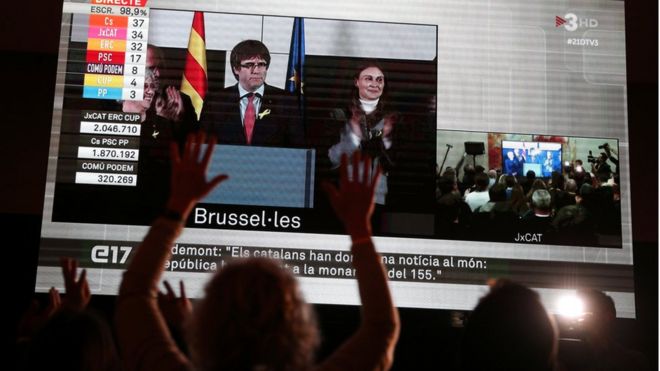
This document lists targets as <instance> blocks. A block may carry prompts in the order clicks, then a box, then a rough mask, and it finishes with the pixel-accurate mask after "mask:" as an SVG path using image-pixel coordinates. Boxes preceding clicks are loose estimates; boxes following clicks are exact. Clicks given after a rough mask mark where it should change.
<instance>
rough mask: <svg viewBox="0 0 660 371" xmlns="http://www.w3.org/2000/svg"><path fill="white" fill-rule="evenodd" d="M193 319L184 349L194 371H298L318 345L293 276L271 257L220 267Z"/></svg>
mask: <svg viewBox="0 0 660 371" xmlns="http://www.w3.org/2000/svg"><path fill="white" fill-rule="evenodd" d="M192 318H193V322H192V323H191V324H190V325H191V327H190V331H189V345H190V351H191V355H192V359H193V363H194V364H195V366H196V367H197V369H199V370H256V369H264V370H272V371H278V370H303V369H306V368H308V367H309V366H310V364H311V362H312V361H313V357H314V353H315V351H316V349H317V347H318V344H319V337H318V329H317V325H316V320H315V316H314V313H313V311H312V309H311V307H310V306H309V305H308V304H307V303H306V302H305V301H304V300H303V298H302V295H301V293H300V292H299V289H298V283H297V281H296V279H295V277H293V275H291V273H290V272H289V271H287V270H286V269H285V268H283V267H281V266H280V265H279V264H278V263H277V262H276V261H273V260H270V259H262V258H252V259H247V260H240V261H235V262H231V263H229V264H228V265H226V266H225V267H224V268H222V269H221V270H220V271H219V272H218V273H217V274H216V275H215V276H214V277H213V279H212V280H211V281H210V282H209V283H208V284H207V286H206V295H205V297H204V299H203V300H202V301H201V302H200V303H199V305H198V306H197V308H196V312H195V315H194V316H193V317H192Z"/></svg>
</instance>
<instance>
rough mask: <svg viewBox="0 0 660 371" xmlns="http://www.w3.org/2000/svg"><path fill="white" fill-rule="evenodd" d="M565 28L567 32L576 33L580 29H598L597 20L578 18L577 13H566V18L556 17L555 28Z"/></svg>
mask: <svg viewBox="0 0 660 371" xmlns="http://www.w3.org/2000/svg"><path fill="white" fill-rule="evenodd" d="M561 26H564V28H565V29H566V31H571V32H572V31H575V30H577V29H578V28H596V27H598V20H597V19H596V18H587V17H578V16H577V15H576V14H575V13H566V15H565V16H563V17H560V16H555V27H561Z"/></svg>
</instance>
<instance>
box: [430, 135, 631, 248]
mask: <svg viewBox="0 0 660 371" xmlns="http://www.w3.org/2000/svg"><path fill="white" fill-rule="evenodd" d="M602 147H603V148H602V150H603V152H602V153H601V155H600V156H598V157H597V158H596V157H593V156H591V155H590V156H589V158H588V165H585V164H584V163H583V162H582V160H579V159H578V160H575V161H573V162H572V163H568V164H566V165H565V166H564V168H563V169H562V172H559V171H553V172H551V173H550V177H541V176H540V174H536V173H535V172H534V171H532V170H530V171H527V173H526V174H524V175H518V176H514V175H507V174H502V171H501V169H490V170H488V171H486V169H484V167H482V166H480V165H476V166H474V165H471V164H467V165H465V166H463V167H462V168H452V167H447V168H445V169H443V170H442V172H441V173H439V174H438V177H437V179H436V181H437V192H436V230H437V232H438V235H439V236H440V237H442V238H452V239H470V240H483V241H497V242H521V243H551V244H552V243H555V244H568V245H580V246H610V247H620V246H621V201H620V200H621V190H620V186H619V174H618V159H617V155H616V153H615V150H614V149H612V148H610V146H609V145H607V144H605V145H603V146H602ZM612 165H614V166H612Z"/></svg>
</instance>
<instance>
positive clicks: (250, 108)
mask: <svg viewBox="0 0 660 371" xmlns="http://www.w3.org/2000/svg"><path fill="white" fill-rule="evenodd" d="M256 117H257V114H256V112H255V110H254V95H253V94H251V95H250V96H249V97H248V105H247V108H246V109H245V118H244V119H243V126H245V138H246V139H247V144H250V143H252V132H253V131H254V121H255V120H256Z"/></svg>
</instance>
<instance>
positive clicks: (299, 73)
mask: <svg viewBox="0 0 660 371" xmlns="http://www.w3.org/2000/svg"><path fill="white" fill-rule="evenodd" d="M304 65H305V20H304V18H298V17H296V18H295V19H294V20H293V32H292V33H291V48H290V49H289V67H288V69H287V73H286V79H287V81H286V91H288V92H290V93H297V94H299V98H300V99H301V102H302V95H303V85H304V83H303V77H304V73H303V68H304ZM301 104H302V103H301Z"/></svg>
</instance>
